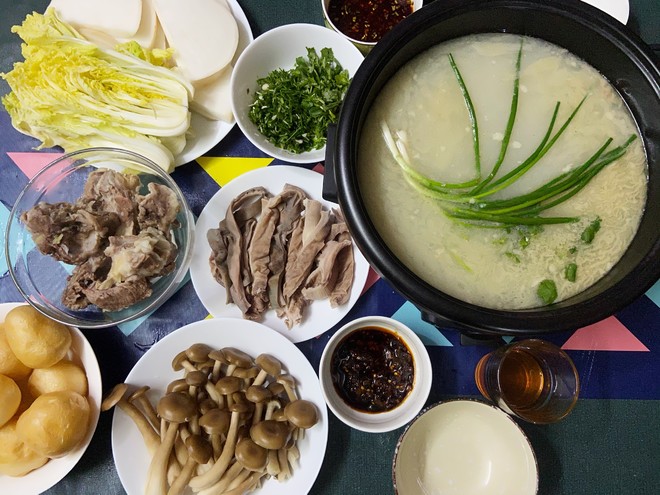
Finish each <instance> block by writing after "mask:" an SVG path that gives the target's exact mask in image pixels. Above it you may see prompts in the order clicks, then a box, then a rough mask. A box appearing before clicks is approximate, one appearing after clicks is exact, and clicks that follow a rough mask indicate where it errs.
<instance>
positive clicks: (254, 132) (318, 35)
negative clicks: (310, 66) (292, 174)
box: [231, 24, 364, 163]
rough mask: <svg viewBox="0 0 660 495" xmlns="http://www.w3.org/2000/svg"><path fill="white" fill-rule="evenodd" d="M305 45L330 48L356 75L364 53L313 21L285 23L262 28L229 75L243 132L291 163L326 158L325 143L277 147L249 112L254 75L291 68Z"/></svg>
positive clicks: (252, 140) (303, 53)
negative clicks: (315, 147)
mask: <svg viewBox="0 0 660 495" xmlns="http://www.w3.org/2000/svg"><path fill="white" fill-rule="evenodd" d="M307 48H315V49H316V52H317V53H318V54H319V55H320V53H321V49H322V48H332V51H333V54H334V56H335V58H336V59H337V60H338V61H339V63H340V64H341V66H342V67H343V68H344V69H346V70H348V73H349V75H350V76H351V77H353V76H354V75H355V72H356V71H357V69H358V67H359V66H360V64H361V63H362V60H363V58H364V57H363V55H362V54H361V53H360V51H359V50H358V49H357V48H356V47H355V46H353V45H352V44H351V42H350V41H348V40H347V39H346V38H345V37H343V36H341V35H339V34H337V33H335V32H333V31H330V30H329V29H326V28H324V27H323V26H318V25H315V24H287V25H284V26H280V27H277V28H275V29H272V30H270V31H267V32H265V33H264V34H262V35H261V36H259V37H258V38H257V39H256V40H254V41H253V42H252V43H250V45H249V46H248V47H247V48H246V49H245V51H243V53H241V56H240V57H239V58H238V61H237V62H236V65H235V66H234V72H233V74H232V77H231V104H232V111H233V112H234V116H235V117H236V123H237V124H238V126H239V128H240V129H241V131H243V134H245V136H246V137H247V138H248V139H249V140H250V142H252V144H254V145H255V146H256V147H257V148H259V149H260V150H261V151H263V152H264V153H267V154H269V155H270V156H272V157H274V158H278V159H280V160H283V161H286V162H290V163H314V162H319V161H323V160H324V159H325V146H324V147H323V148H321V149H318V150H313V151H308V152H305V153H298V154H296V153H292V152H290V151H286V150H283V149H282V148H278V147H277V146H275V145H274V144H272V143H271V142H269V141H268V140H267V139H266V138H265V137H264V136H263V134H261V133H260V132H259V131H258V129H257V127H256V126H255V125H254V123H253V122H252V121H251V120H250V117H249V116H248V113H249V111H250V105H251V104H252V102H253V101H254V95H255V93H256V91H257V89H258V87H257V79H259V78H262V77H266V76H267V75H268V74H269V73H270V72H272V71H273V70H275V69H284V70H289V69H291V68H293V66H294V65H295V62H296V58H297V57H301V56H305V57H306V56H307Z"/></svg>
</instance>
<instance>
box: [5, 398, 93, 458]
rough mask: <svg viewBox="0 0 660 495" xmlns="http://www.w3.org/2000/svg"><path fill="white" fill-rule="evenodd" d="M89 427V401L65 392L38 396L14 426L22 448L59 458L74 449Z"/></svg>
mask: <svg viewBox="0 0 660 495" xmlns="http://www.w3.org/2000/svg"><path fill="white" fill-rule="evenodd" d="M88 428H89V402H87V399H86V398H85V397H83V396H82V395H80V394H78V393H76V392H71V391H68V390H67V391H60V392H50V393H47V394H43V395H40V396H39V397H37V398H36V399H35V400H34V402H33V403H32V405H31V406H30V407H29V408H28V410H27V411H25V412H24V413H23V414H21V416H20V417H19V418H18V422H17V423H16V433H17V434H18V437H19V438H20V439H21V440H23V441H24V442H25V445H26V446H27V447H28V448H29V449H31V450H34V451H35V452H36V453H38V454H41V455H45V456H47V457H62V456H64V455H66V454H67V453H69V452H70V451H72V450H73V449H75V448H76V447H77V446H78V444H79V443H80V442H81V441H82V439H83V438H85V436H86V434H87V429H88Z"/></svg>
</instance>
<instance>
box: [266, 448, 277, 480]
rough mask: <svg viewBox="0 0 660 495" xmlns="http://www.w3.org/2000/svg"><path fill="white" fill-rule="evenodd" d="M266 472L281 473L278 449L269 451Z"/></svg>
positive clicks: (273, 474) (275, 474) (272, 474)
mask: <svg viewBox="0 0 660 495" xmlns="http://www.w3.org/2000/svg"><path fill="white" fill-rule="evenodd" d="M266 472H267V473H268V474H270V475H271V476H277V475H278V474H280V462H279V461H278V460H277V450H269V451H268V464H266Z"/></svg>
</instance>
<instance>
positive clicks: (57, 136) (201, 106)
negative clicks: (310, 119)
mask: <svg viewBox="0 0 660 495" xmlns="http://www.w3.org/2000/svg"><path fill="white" fill-rule="evenodd" d="M16 27H17V28H18V30H17V31H15V32H16V33H17V34H18V36H20V37H21V38H22V39H23V41H24V42H25V44H27V45H28V46H29V47H30V48H31V50H28V51H27V52H24V57H25V61H24V62H23V63H22V64H16V65H15V66H14V70H13V71H11V72H10V73H8V78H7V82H8V84H9V85H10V87H11V90H12V91H11V93H10V96H11V98H12V104H11V105H9V107H11V108H9V107H8V110H13V109H16V110H15V111H10V112H9V113H10V116H11V118H12V124H13V125H14V127H15V128H16V129H17V130H19V131H20V132H26V133H28V134H29V135H31V136H33V137H35V138H37V139H40V140H41V141H42V142H43V143H48V144H49V145H50V146H53V145H59V146H62V147H63V148H64V149H65V151H72V150H75V149H82V148H88V147H95V146H110V147H116V148H122V149H129V150H131V151H134V152H136V153H140V154H141V155H143V156H145V157H147V158H149V159H151V160H152V161H154V162H156V163H157V164H159V165H160V166H162V167H163V168H164V169H166V170H167V171H168V172H171V171H172V169H173V168H174V167H175V166H179V165H183V164H185V163H188V162H190V161H193V160H195V159H196V158H198V157H200V156H202V155H203V154H204V153H206V152H208V151H209V150H210V149H211V148H213V147H214V146H215V145H216V144H217V143H219V142H220V141H221V140H222V139H223V138H224V137H225V136H226V135H227V134H228V133H229V131H230V130H231V129H232V128H233V126H234V123H235V121H234V116H233V113H232V109H231V101H230V99H231V98H230V91H229V89H230V88H229V86H230V79H231V74H232V73H233V65H234V63H235V62H236V61H237V60H238V56H239V55H240V54H241V52H242V51H243V50H244V49H245V48H246V47H247V46H248V45H249V44H250V43H251V42H252V41H253V35H252V32H251V30H250V26H249V23H248V20H247V18H246V17H245V14H244V12H243V10H242V9H241V7H240V5H239V4H238V2H237V0H195V1H194V2H181V1H179V0H116V1H113V2H108V1H106V0H51V3H50V4H49V6H48V8H47V10H46V11H45V12H44V13H43V14H38V13H34V14H32V15H27V16H26V18H25V20H24V21H23V23H22V25H21V26H16ZM42 38H43V39H44V40H45V41H44V42H42V43H41V44H38V43H34V42H33V41H34V39H42ZM51 38H53V39H55V38H56V39H57V43H59V44H60V45H61V46H63V47H64V48H62V50H64V49H66V50H70V51H71V53H73V54H75V56H71V57H70V58H69V59H67V60H65V61H59V60H56V61H54V62H51V63H55V64H60V65H58V67H59V68H60V69H63V68H64V69H66V71H65V72H66V73H67V74H69V77H68V78H49V76H48V74H50V73H52V70H51V71H50V72H49V69H52V68H49V67H46V68H44V69H43V70H42V71H39V70H37V69H38V68H39V65H40V64H39V57H37V55H40V57H41V60H54V59H55V58H57V54H58V53H59V52H58V51H55V52H53V53H51V52H49V51H48V50H54V48H53V46H54V45H53V43H48V42H47V41H49V40H50V39H51ZM31 43H32V44H31ZM60 45H58V46H60ZM62 50H61V51H62ZM31 54H32V55H31ZM25 64H28V66H30V67H36V69H34V70H35V71H36V72H39V74H38V75H36V76H35V77H27V78H26V77H24V76H23V75H22V74H23V72H27V71H21V70H20V67H21V66H25ZM45 65H48V64H45ZM42 72H43V73H44V74H45V75H42V74H41V73H42ZM107 81H113V84H108V83H107ZM37 87H41V88H46V93H48V95H49V96H50V98H44V101H45V102H47V103H46V104H45V106H44V108H43V109H42V112H41V113H36V114H30V115H26V112H21V111H20V110H21V109H22V108H27V107H31V106H32V105H33V104H34V102H33V101H31V100H30V99H29V98H28V96H29V95H31V94H32V93H33V92H37V91H35V90H34V88H37ZM63 94H65V95H68V96H70V98H69V100H67V101H68V103H67V105H68V107H67V105H65V107H64V108H61V105H60V103H59V102H61V101H62V100H63V99H64V98H62V96H61V95H63ZM25 95H27V96H25ZM127 95H130V96H127ZM50 102H58V103H57V105H60V106H58V109H59V110H58V111H59V112H61V113H62V114H63V115H64V116H65V117H67V119H65V120H64V121H61V122H60V123H59V125H57V126H53V125H48V124H49V122H50V121H49V116H50V114H51V113H52V111H54V110H52V111H51V110H50V109H49V108H48V105H53V104H52V103H50ZM57 105H55V106H57ZM5 106H7V105H5ZM76 118H77V120H76ZM72 119H73V120H72ZM81 122H82V123H84V125H81ZM26 130H27V131H26Z"/></svg>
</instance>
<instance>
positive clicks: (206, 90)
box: [190, 64, 234, 123]
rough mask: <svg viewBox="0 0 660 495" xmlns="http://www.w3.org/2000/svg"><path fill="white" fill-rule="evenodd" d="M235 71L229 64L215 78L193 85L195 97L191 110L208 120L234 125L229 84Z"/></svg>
mask: <svg viewBox="0 0 660 495" xmlns="http://www.w3.org/2000/svg"><path fill="white" fill-rule="evenodd" d="M233 69H234V67H233V66H232V65H231V64H229V65H228V66H227V67H225V68H224V69H222V71H221V72H219V73H218V74H215V75H214V76H213V77H211V78H208V79H205V80H204V81H202V82H201V83H196V84H193V86H194V88H195V96H194V97H193V99H192V101H191V102H190V108H191V109H192V110H193V111H195V112H197V113H198V114H200V115H203V116H204V117H206V118H208V119H211V120H224V121H225V122H229V123H232V122H233V121H234V114H233V113H232V111H231V92H230V84H229V83H230V82H231V73H232V71H233Z"/></svg>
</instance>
